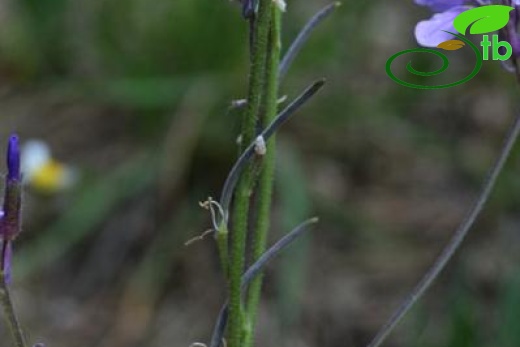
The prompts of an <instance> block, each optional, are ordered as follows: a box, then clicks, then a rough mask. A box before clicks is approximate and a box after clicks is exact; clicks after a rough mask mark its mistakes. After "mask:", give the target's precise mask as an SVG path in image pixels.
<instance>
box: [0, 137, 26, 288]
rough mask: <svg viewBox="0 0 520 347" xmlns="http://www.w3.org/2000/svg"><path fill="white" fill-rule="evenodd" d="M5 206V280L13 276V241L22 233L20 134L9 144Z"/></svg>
mask: <svg viewBox="0 0 520 347" xmlns="http://www.w3.org/2000/svg"><path fill="white" fill-rule="evenodd" d="M4 189H5V192H4V206H3V210H2V211H1V213H0V239H1V241H2V248H1V259H0V260H1V265H2V269H1V270H2V273H3V275H4V280H5V281H7V282H9V281H10V277H11V257H12V242H13V240H14V239H15V238H16V237H17V236H18V234H19V233H20V223H21V218H20V215H21V202H22V198H21V192H22V175H21V172H20V145H19V141H18V136H16V135H11V137H10V138H9V141H8V144H7V175H6V179H5V188H4Z"/></svg>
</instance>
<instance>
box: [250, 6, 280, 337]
mask: <svg viewBox="0 0 520 347" xmlns="http://www.w3.org/2000/svg"><path fill="white" fill-rule="evenodd" d="M280 32H281V11H280V9H279V8H278V6H272V18H271V30H270V36H269V47H268V52H269V55H268V57H267V64H266V73H265V74H266V84H265V92H264V98H263V107H262V109H263V110H264V115H263V117H262V127H263V128H266V127H267V126H268V125H269V124H270V123H271V122H272V121H273V120H274V118H275V117H276V114H277V111H278V66H279V63H280V51H281V36H280ZM266 148H267V150H266V153H265V155H264V159H263V165H262V169H261V172H260V181H259V185H258V193H257V194H258V195H257V198H258V206H257V221H256V227H255V231H254V234H253V247H252V261H253V262H255V261H256V260H257V259H258V258H260V257H261V256H262V254H263V253H264V251H265V248H266V241H267V233H268V230H269V225H270V218H271V200H272V194H273V181H274V169H275V161H276V156H275V154H276V152H275V150H276V148H275V136H274V135H273V136H272V137H271V139H269V140H267V143H266ZM261 288H262V274H259V275H258V276H257V277H256V278H255V279H254V280H253V282H252V283H251V286H250V289H249V293H248V299H247V303H246V310H247V311H246V317H247V324H248V329H246V332H245V336H244V347H250V346H251V345H252V344H253V343H252V342H253V336H254V330H255V323H256V315H257V310H258V302H259V299H260V292H261Z"/></svg>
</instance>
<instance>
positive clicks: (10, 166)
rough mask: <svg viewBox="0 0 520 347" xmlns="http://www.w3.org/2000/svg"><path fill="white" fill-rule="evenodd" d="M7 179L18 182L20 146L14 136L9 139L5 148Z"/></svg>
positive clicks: (16, 137)
mask: <svg viewBox="0 0 520 347" xmlns="http://www.w3.org/2000/svg"><path fill="white" fill-rule="evenodd" d="M7 179H8V180H10V181H11V180H20V146H19V144H18V136H17V135H16V134H13V135H11V136H10V137H9V144H8V146H7Z"/></svg>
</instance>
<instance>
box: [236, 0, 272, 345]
mask: <svg viewBox="0 0 520 347" xmlns="http://www.w3.org/2000/svg"><path fill="white" fill-rule="evenodd" d="M271 7H272V0H260V4H259V9H258V14H257V19H256V23H255V25H254V26H252V27H254V28H255V29H254V30H255V32H254V33H252V35H253V36H252V37H253V42H252V47H251V54H252V57H251V67H250V75H249V91H248V98H247V109H246V111H245V113H244V116H243V119H242V143H243V144H245V145H247V144H249V143H250V142H251V141H252V140H253V137H254V136H255V131H256V122H257V119H258V114H259V110H260V102H261V98H262V91H263V85H264V78H265V61H266V57H267V41H268V35H269V26H270V22H271ZM252 177H253V175H252V172H251V168H250V167H248V168H247V169H246V170H244V173H243V175H242V177H241V178H240V181H239V183H238V186H237V190H236V193H235V205H234V213H233V230H232V233H231V253H230V262H229V297H230V305H229V335H228V342H229V346H230V347H240V345H241V341H242V328H243V326H242V307H241V294H240V282H241V278H242V273H243V271H244V264H245V260H244V259H245V249H246V233H247V224H248V215H249V197H250V195H251V192H250V189H251V187H252V180H253V179H252Z"/></svg>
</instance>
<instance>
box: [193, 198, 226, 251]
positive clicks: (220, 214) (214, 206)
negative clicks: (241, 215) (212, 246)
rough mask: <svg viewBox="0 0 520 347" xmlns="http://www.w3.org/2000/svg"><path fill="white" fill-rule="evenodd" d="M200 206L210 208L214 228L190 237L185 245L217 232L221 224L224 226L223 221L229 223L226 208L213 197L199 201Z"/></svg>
mask: <svg viewBox="0 0 520 347" xmlns="http://www.w3.org/2000/svg"><path fill="white" fill-rule="evenodd" d="M199 206H200V207H202V208H203V209H205V210H208V211H209V212H210V214H211V224H212V228H211V229H208V230H206V231H204V232H203V233H202V234H200V235H199V236H195V237H194V238H191V239H189V240H188V241H186V242H185V243H184V245H185V246H189V245H191V244H193V243H194V242H198V241H202V240H204V238H205V237H206V236H208V235H210V234H215V233H216V232H218V231H219V229H220V226H222V225H223V224H222V223H226V224H227V220H226V218H225V214H224V210H223V209H222V206H220V204H219V203H218V202H217V201H215V200H213V198H212V197H209V198H208V199H207V200H206V201H201V202H199Z"/></svg>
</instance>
